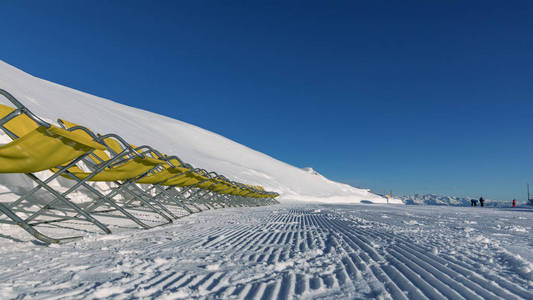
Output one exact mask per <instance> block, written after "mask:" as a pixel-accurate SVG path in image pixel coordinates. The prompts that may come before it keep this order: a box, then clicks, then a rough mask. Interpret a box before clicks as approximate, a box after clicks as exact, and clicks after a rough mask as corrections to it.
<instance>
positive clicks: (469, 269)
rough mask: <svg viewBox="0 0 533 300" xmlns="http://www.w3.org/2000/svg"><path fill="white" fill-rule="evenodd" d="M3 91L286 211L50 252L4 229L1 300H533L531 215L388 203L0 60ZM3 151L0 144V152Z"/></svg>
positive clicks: (192, 218) (254, 211)
mask: <svg viewBox="0 0 533 300" xmlns="http://www.w3.org/2000/svg"><path fill="white" fill-rule="evenodd" d="M0 88H3V89H5V90H7V91H9V92H10V93H12V94H14V95H15V96H16V97H17V98H18V99H19V100H20V101H22V102H23V103H24V104H26V105H28V107H29V108H30V109H31V110H32V111H33V112H34V113H36V114H38V115H39V116H41V117H43V118H45V119H47V120H49V121H54V120H55V119H56V118H58V117H61V118H65V119H68V120H70V121H73V122H76V123H80V124H82V125H87V126H89V127H91V128H92V129H93V130H95V131H97V132H101V133H107V132H110V131H112V132H115V133H118V134H120V135H121V136H123V137H125V138H126V139H127V140H128V141H129V142H131V143H133V144H139V145H140V144H149V145H152V146H154V147H156V148H158V149H159V150H161V151H163V152H165V153H169V154H177V155H178V156H180V157H181V158H182V159H183V160H185V161H187V162H190V163H192V164H193V165H195V166H198V167H203V168H206V169H209V170H216V171H218V172H221V173H222V174H224V175H226V176H228V177H230V178H231V179H233V180H238V181H241V182H245V183H249V184H261V185H263V186H264V187H265V188H266V189H267V190H273V191H276V192H279V193H281V197H280V198H281V200H282V201H281V202H282V204H280V205H275V206H267V207H253V208H244V207H239V208H225V209H217V210H208V211H203V212H201V213H197V214H193V215H188V216H185V213H184V212H183V210H181V212H180V209H177V208H175V207H174V208H170V207H169V209H172V212H173V213H176V214H178V215H181V216H184V217H182V218H179V219H177V220H176V221H175V222H174V224H172V225H166V226H161V227H154V228H152V229H148V230H139V229H138V228H136V227H135V226H132V225H131V224H130V223H127V222H126V221H124V220H123V219H121V218H118V217H114V216H112V215H106V216H99V217H101V218H105V219H103V221H104V222H105V223H106V224H109V226H110V229H111V230H112V232H113V234H109V235H104V234H102V233H100V232H98V231H97V229H95V228H93V227H91V226H88V225H83V224H80V223H77V222H76V221H74V220H71V221H65V222H61V224H45V225H43V233H45V234H46V233H48V232H52V233H54V235H55V234H56V233H57V234H59V233H60V232H62V231H63V230H73V228H74V229H75V230H76V231H77V232H78V234H79V235H81V236H83V237H84V238H83V239H78V240H75V241H73V242H70V243H66V244H59V245H50V246H48V247H47V246H45V245H43V244H42V243H40V242H38V241H36V240H35V239H34V238H33V237H31V236H29V235H28V234H27V233H26V232H25V231H23V230H22V229H20V228H18V227H17V226H13V225H8V224H0V256H1V257H2V262H0V268H1V269H2V272H0V299H22V298H26V299H65V298H67V299H102V298H106V299H107V298H109V299H126V298H127V299H131V298H134V299H135V298H143V299H144V298H146V299H191V298H193V299H195V298H201V299H205V298H207V299H227V298H231V299H315V298H320V299H323V298H326V299H354V298H356V299H359V298H361V299H389V298H393V299H446V298H448V299H533V297H532V295H533V251H532V248H533V240H532V235H531V233H532V230H533V210H531V209H511V208H496V207H485V208H480V207H458V206H430V205H428V206H425V205H424V206H422V205H420V206H418V205H400V204H399V203H402V201H401V200H399V199H389V201H388V202H389V203H391V204H385V203H387V199H386V198H384V197H382V196H380V195H376V194H373V193H371V192H370V191H369V190H364V189H357V188H354V187H351V186H349V185H345V184H341V183H337V182H334V181H331V180H329V179H327V178H325V177H324V176H322V175H321V174H320V173H318V172H316V171H315V170H313V169H312V168H310V167H307V168H303V169H300V168H296V167H293V166H290V165H288V164H286V163H283V162H280V161H278V160H276V159H274V158H272V157H269V156H267V155H265V154H262V153H259V152H257V151H254V150H252V149H250V148H247V147H245V146H243V145H239V144H237V143H235V142H232V141H230V140H228V139H226V138H224V137H222V136H220V135H217V134H215V133H212V132H209V131H206V130H203V129H201V128H198V127H196V126H193V125H190V124H187V123H184V122H181V121H178V120H173V119H170V118H167V117H164V116H160V115H157V114H154V113H150V112H147V111H143V110H139V109H135V108H131V107H128V106H124V105H121V104H118V103H115V102H112V101H109V100H106V99H102V98H99V97H95V96H92V95H88V94H86V93H82V92H79V91H75V90H72V89H69V88H66V87H63V86H60V85H57V84H54V83H51V82H48V81H45V80H41V79H38V78H35V77H32V76H31V75H29V74H26V73H24V72H22V71H20V70H18V69H16V68H14V67H11V66H9V65H7V64H6V63H3V62H1V61H0ZM116 124H120V126H117V125H116ZM162 128H163V129H164V130H162ZM8 141H9V139H8V138H7V137H6V136H3V135H0V143H2V142H8ZM46 172H47V171H46ZM70 184H72V183H71V182H69V181H68V180H66V179H60V180H58V181H54V182H53V183H52V186H53V188H55V189H58V190H59V191H62V190H64V189H66V188H67V187H68V186H69V185H70ZM97 185H98V188H99V189H100V190H106V189H109V188H110V186H108V185H107V184H100V183H99V184H97ZM29 187H31V182H30V181H29V180H28V179H27V178H26V177H24V176H21V175H17V174H0V199H2V200H5V199H8V200H9V199H16V198H17V197H18V196H19V195H20V194H22V193H24V192H25V191H26V190H27V189H28V188H29ZM45 196H46V192H44V191H43V193H41V194H37V195H36V197H45ZM71 197H72V200H73V201H74V202H84V201H87V197H89V195H88V194H86V193H84V192H83V190H82V191H79V192H77V193H76V194H75V195H72V196H71ZM428 199H430V200H431V199H433V200H435V201H434V202H435V203H438V204H442V203H445V202H446V201H444V202H443V201H441V200H440V198H439V199H437V198H431V197H430V198H428ZM433 200H431V201H433ZM437 200H438V201H437ZM447 201H448V203H452V204H455V203H457V204H459V203H461V201H456V199H448V200H447ZM422 202H423V201H422ZM392 203H397V204H392ZM489 203H490V201H489ZM198 206H202V204H198ZM203 208H204V209H205V207H203ZM132 213H134V214H136V216H137V217H139V218H142V220H143V221H145V222H153V223H157V222H158V220H157V219H156V218H155V217H154V216H152V215H147V214H145V213H144V212H143V213H138V212H132Z"/></svg>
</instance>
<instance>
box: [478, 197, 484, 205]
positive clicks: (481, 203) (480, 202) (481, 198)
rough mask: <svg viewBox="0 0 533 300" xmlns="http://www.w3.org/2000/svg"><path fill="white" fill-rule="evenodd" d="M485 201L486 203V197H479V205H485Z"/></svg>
mask: <svg viewBox="0 0 533 300" xmlns="http://www.w3.org/2000/svg"><path fill="white" fill-rule="evenodd" d="M483 203H485V199H483V197H479V206H481V207H483Z"/></svg>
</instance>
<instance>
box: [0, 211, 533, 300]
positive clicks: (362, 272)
mask: <svg viewBox="0 0 533 300" xmlns="http://www.w3.org/2000/svg"><path fill="white" fill-rule="evenodd" d="M532 221H533V213H532V211H528V210H517V209H514V210H513V209H492V208H483V209H482V208H474V207H472V208H470V207H442V206H441V207H438V206H415V205H385V204H367V205H365V204H351V205H338V204H337V205H331V204H314V203H309V204H308V203H301V202H300V203H299V204H281V205H276V206H266V207H255V208H230V209H220V210H215V211H206V212H203V213H201V214H194V215H192V216H189V217H186V218H182V219H179V220H177V222H176V224H174V225H168V226H163V227H158V228H153V229H150V230H136V231H131V230H130V231H126V232H122V233H115V234H112V235H92V236H90V237H88V238H85V239H83V240H79V241H77V242H74V243H68V244H64V245H55V246H53V247H52V246H51V247H42V246H39V245H33V244H32V243H29V242H18V241H11V242H7V241H6V242H4V243H2V246H0V257H2V261H1V262H0V268H1V270H2V272H0V299H405V300H406V299H454V300H455V299H480V300H481V299H506V300H511V299H533V252H532V251H531V250H532V249H533V240H532V239H531V230H532V228H531V227H532V226H533V222H532Z"/></svg>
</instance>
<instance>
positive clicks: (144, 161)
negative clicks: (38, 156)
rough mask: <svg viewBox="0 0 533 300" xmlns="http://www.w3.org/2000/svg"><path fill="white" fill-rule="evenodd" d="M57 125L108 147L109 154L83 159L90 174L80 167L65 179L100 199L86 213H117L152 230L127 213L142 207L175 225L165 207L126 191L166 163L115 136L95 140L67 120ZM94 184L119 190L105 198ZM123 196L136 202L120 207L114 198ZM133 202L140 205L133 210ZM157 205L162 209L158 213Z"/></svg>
mask: <svg viewBox="0 0 533 300" xmlns="http://www.w3.org/2000/svg"><path fill="white" fill-rule="evenodd" d="M58 122H59V124H60V125H62V126H64V128H66V130H67V131H75V130H79V129H83V131H77V134H78V135H80V136H84V137H87V136H91V137H93V138H95V139H96V140H98V141H99V142H101V143H102V144H103V145H105V146H106V151H102V150H95V151H94V152H92V153H91V154H90V155H88V156H87V157H85V158H83V160H82V161H83V163H84V164H85V167H87V168H88V170H84V169H82V168H80V167H78V166H72V167H70V168H68V169H67V171H65V172H64V175H63V177H66V178H69V179H73V180H75V181H77V182H78V183H79V184H80V185H82V186H83V187H85V188H86V189H87V190H89V191H90V192H91V193H93V194H95V195H96V196H97V197H98V198H97V199H96V200H95V201H93V202H92V203H90V204H89V205H88V206H87V208H86V209H85V210H86V211H87V212H90V213H105V212H111V211H115V210H118V211H120V212H121V213H122V214H123V215H124V216H126V217H127V218H129V219H130V220H132V221H133V222H135V223H136V224H138V225H140V226H141V227H143V228H152V227H153V226H150V225H148V224H146V223H145V222H143V221H141V220H140V219H139V218H137V217H135V216H133V215H132V214H131V213H130V212H129V211H128V209H134V208H135V209H139V208H140V207H144V208H146V209H147V210H148V211H150V212H153V213H156V214H157V215H159V216H161V217H162V218H163V219H165V220H166V223H172V219H171V218H170V217H169V216H167V215H166V214H165V213H164V212H163V211H165V212H167V213H170V211H168V210H167V209H166V208H165V207H163V206H161V205H160V204H159V203H158V202H154V201H152V202H151V201H148V200H147V199H146V197H141V196H139V195H138V194H135V193H134V192H132V191H131V190H128V189H127V187H129V186H130V184H131V183H132V182H135V181H136V180H137V179H138V178H142V177H143V176H146V174H148V173H149V172H150V171H151V170H153V169H154V168H157V167H158V166H159V165H160V164H162V163H164V161H161V160H157V159H154V158H151V157H148V156H146V155H145V154H144V153H143V152H139V151H138V150H137V149H134V148H133V147H131V146H130V145H129V144H128V143H126V142H125V141H124V140H123V139H122V138H121V137H120V136H118V135H116V134H106V135H103V136H102V135H101V136H96V135H95V134H94V133H93V132H92V131H90V130H89V129H88V128H86V127H83V126H79V125H76V124H74V123H71V122H67V121H64V120H58ZM139 150H140V149H139ZM54 171H55V170H54ZM91 181H103V182H114V183H115V184H116V185H117V187H115V188H113V189H112V190H111V191H110V192H109V193H108V194H105V195H104V194H103V193H102V192H100V191H99V190H97V189H95V188H94V187H92V186H91V185H89V184H88V182H91ZM121 192H125V193H128V194H130V195H131V196H133V198H132V199H130V200H129V201H126V202H124V201H123V202H121V203H120V204H122V205H119V204H118V203H119V202H118V201H117V200H116V199H115V198H114V197H116V196H117V195H119V194H120V193H121ZM133 201H137V202H138V203H139V204H138V205H136V206H134V205H133V204H132V203H133ZM110 204H111V209H107V210H99V211H97V209H98V208H99V207H102V206H103V205H110ZM154 205H155V206H159V209H158V208H156V207H155V206H154ZM161 225H162V224H161Z"/></svg>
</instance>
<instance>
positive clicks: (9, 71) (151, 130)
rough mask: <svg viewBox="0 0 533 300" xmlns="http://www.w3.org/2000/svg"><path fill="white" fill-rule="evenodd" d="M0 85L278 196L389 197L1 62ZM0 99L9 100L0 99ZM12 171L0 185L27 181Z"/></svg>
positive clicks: (48, 109)
mask: <svg viewBox="0 0 533 300" xmlns="http://www.w3.org/2000/svg"><path fill="white" fill-rule="evenodd" d="M0 88H2V89H5V90H7V91H8V92H10V93H11V94H13V95H14V96H15V97H16V98H17V99H18V100H20V101H21V102H22V103H23V104H25V105H26V106H27V107H28V108H29V109H30V110H31V111H32V112H34V113H35V114H37V115H38V116H40V117H42V118H44V119H45V120H47V121H50V122H52V123H55V120H56V119H57V118H63V119H66V120H69V121H72V122H75V123H78V124H81V125H85V126H87V127H89V128H91V129H92V130H94V131H96V132H99V133H109V132H113V133H117V134H119V135H121V136H122V137H124V138H125V139H126V140H127V141H129V142H130V143H132V144H136V145H145V144H147V145H151V146H153V147H155V148H156V149H158V150H160V151H162V152H164V153H167V154H173V155H177V156H179V157H180V158H181V159H182V160H184V161H186V162H188V163H191V164H192V165H194V166H196V167H202V168H205V169H208V170H214V171H216V172H218V173H221V174H224V175H226V176H227V177H228V178H230V179H232V180H237V181H239V182H243V183H248V184H260V185H262V186H263V187H265V189H267V190H270V191H275V192H278V193H280V195H281V196H280V200H281V201H283V200H284V199H294V200H300V201H319V202H329V203H334V202H337V203H338V202H342V203H358V202H361V201H365V202H366V201H369V202H372V203H386V202H387V200H386V198H384V197H382V196H379V195H375V194H373V193H371V192H370V191H369V190H363V189H357V188H354V187H352V186H349V185H346V184H342V183H338V182H334V181H331V180H329V179H327V178H325V177H323V176H322V175H320V174H318V173H317V172H315V171H314V170H313V169H312V168H305V169H300V168H297V167H294V166H291V165H289V164H286V163H284V162H281V161H279V160H276V159H274V158H272V157H270V156H268V155H265V154H263V153H260V152H258V151H255V150H253V149H250V148H248V147H246V146H243V145H241V144H238V143H235V142H233V141H231V140H229V139H227V138H225V137H223V136H220V135H218V134H216V133H213V132H210V131H207V130H204V129H202V128H199V127H197V126H194V125H191V124H188V123H185V122H182V121H179V120H175V119H172V118H169V117H165V116H162V115H159V114H155V113H152V112H149V111H145V110H141V109H137V108H133V107H129V106H126V105H122V104H119V103H116V102H113V101H110V100H107V99H104V98H100V97H97V96H93V95H90V94H87V93H84V92H80V91H77V90H74V89H71V88H68V87H65V86H61V85H58V84H55V83H52V82H49V81H46V80H42V79H39V78H36V77H34V76H31V75H29V74H27V73H25V72H23V71H21V70H19V69H17V68H15V67H13V66H10V65H8V64H7V63H5V62H3V61H0ZM177 99H179V97H177ZM176 101H179V100H176ZM0 103H7V102H6V101H4V99H1V100H0ZM2 138H3V137H1V136H0V139H2ZM317 175H318V176H317ZM13 176H14V175H8V176H6V175H0V185H1V184H4V185H7V184H5V183H6V181H9V182H8V183H9V186H10V187H13V188H14V186H16V185H20V186H24V185H26V184H28V181H27V180H24V179H23V176H22V175H20V176H19V178H18V179H17V178H15V179H14V178H13ZM8 177H9V178H8ZM14 183H15V184H14ZM395 202H396V203H401V201H395Z"/></svg>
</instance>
